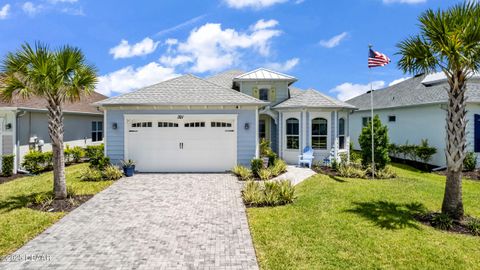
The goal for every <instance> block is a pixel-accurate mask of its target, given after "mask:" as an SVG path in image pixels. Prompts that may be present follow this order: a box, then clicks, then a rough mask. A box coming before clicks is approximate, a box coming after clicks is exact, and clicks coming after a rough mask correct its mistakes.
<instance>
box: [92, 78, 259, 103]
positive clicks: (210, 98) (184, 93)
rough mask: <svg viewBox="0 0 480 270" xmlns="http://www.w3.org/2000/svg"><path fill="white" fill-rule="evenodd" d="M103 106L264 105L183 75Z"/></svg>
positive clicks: (118, 98)
mask: <svg viewBox="0 0 480 270" xmlns="http://www.w3.org/2000/svg"><path fill="white" fill-rule="evenodd" d="M97 104H99V105H105V106H108V105H264V104H266V103H265V102H263V101H260V100H258V99H256V98H254V97H251V96H248V95H246V94H243V93H240V92H238V91H235V90H233V89H229V88H226V87H222V86H220V85H218V84H214V83H211V82H209V81H206V80H204V79H201V78H198V77H196V76H193V75H190V74H188V75H183V76H180V77H176V78H173V79H170V80H167V81H164V82H161V83H157V84H154V85H151V86H147V87H144V88H141V89H139V90H136V91H134V92H130V93H127V94H123V95H120V96H117V97H112V98H109V99H106V100H104V101H101V102H98V103H97Z"/></svg>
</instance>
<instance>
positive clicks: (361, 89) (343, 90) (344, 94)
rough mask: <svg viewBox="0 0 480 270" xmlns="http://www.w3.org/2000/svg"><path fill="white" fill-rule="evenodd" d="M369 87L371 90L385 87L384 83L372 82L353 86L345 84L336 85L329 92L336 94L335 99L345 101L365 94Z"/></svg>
mask: <svg viewBox="0 0 480 270" xmlns="http://www.w3.org/2000/svg"><path fill="white" fill-rule="evenodd" d="M371 87H373V89H381V88H383V87H385V82H384V81H373V82H371V83H369V84H353V83H349V82H347V83H343V84H340V85H337V86H336V87H335V88H333V89H331V90H330V92H331V93H336V94H337V99H339V100H343V101H345V100H349V99H351V98H354V97H356V96H358V95H361V94H364V93H366V92H367V91H369V90H370V89H371Z"/></svg>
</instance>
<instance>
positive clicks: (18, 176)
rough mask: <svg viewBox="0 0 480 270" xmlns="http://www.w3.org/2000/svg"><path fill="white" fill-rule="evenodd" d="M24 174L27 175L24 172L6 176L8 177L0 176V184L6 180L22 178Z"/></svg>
mask: <svg viewBox="0 0 480 270" xmlns="http://www.w3.org/2000/svg"><path fill="white" fill-rule="evenodd" d="M25 176H27V175H26V174H14V175H12V176H8V177H3V176H0V184H3V183H7V182H10V181H13V180H15V179H18V178H22V177H25Z"/></svg>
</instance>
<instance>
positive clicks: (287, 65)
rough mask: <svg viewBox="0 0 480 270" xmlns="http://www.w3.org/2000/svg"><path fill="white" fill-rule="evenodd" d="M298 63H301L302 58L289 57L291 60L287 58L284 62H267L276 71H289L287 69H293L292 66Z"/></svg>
mask: <svg viewBox="0 0 480 270" xmlns="http://www.w3.org/2000/svg"><path fill="white" fill-rule="evenodd" d="M298 63H300V59H298V58H292V59H289V60H287V61H285V62H283V63H277V62H274V63H269V64H267V67H268V68H270V69H273V70H275V71H280V72H287V71H289V70H291V69H292V68H294V67H295V66H297V65H298Z"/></svg>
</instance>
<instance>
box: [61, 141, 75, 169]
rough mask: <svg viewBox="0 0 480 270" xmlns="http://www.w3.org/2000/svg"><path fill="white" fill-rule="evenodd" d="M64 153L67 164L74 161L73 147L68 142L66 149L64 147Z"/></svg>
mask: <svg viewBox="0 0 480 270" xmlns="http://www.w3.org/2000/svg"><path fill="white" fill-rule="evenodd" d="M63 155H64V158H65V164H69V163H71V162H72V159H73V156H72V148H70V146H69V145H68V144H67V146H66V147H65V149H63Z"/></svg>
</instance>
